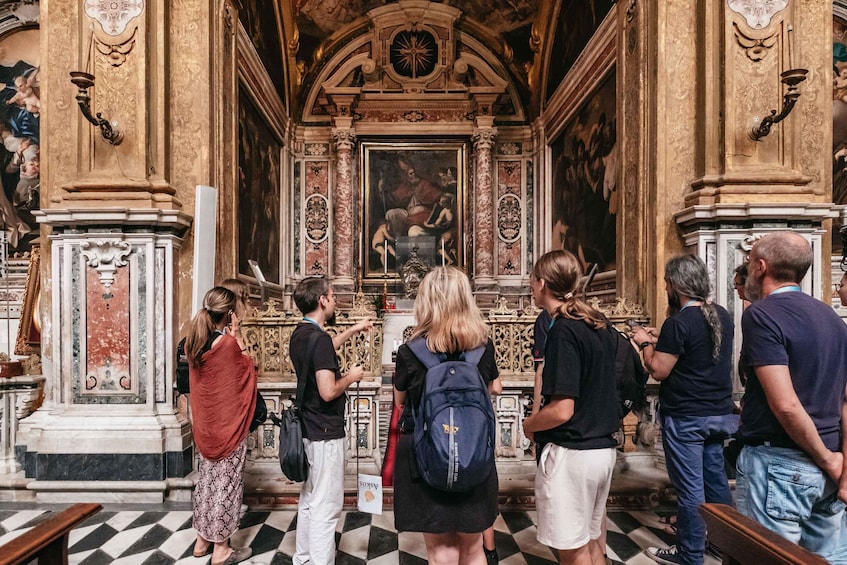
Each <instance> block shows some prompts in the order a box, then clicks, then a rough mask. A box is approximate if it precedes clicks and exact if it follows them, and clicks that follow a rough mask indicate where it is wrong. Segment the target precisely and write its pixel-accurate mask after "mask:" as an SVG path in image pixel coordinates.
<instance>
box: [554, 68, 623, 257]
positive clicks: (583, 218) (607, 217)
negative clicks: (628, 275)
mask: <svg viewBox="0 0 847 565" xmlns="http://www.w3.org/2000/svg"><path fill="white" fill-rule="evenodd" d="M615 98H616V96H615V71H614V68H613V69H612V70H611V71H610V72H609V74H608V75H606V77H605V78H604V79H603V81H602V82H601V83H600V84H599V85H598V87H597V89H596V90H595V91H594V92H593V94H592V95H591V96H589V97H588V99H587V100H586V102H585V103H584V104H583V105H582V106H581V107H580V108H579V110H578V111H577V112H576V113H575V114H574V115H573V117H572V118H571V119H570V120H569V121H568V123H567V125H565V128H564V130H563V131H562V133H561V134H560V135H559V137H558V138H557V139H556V141H555V142H553V143H552V144H551V147H550V148H551V153H552V162H553V185H552V186H553V218H552V220H553V238H552V244H553V247H554V248H556V249H567V250H568V251H571V252H573V253H574V254H575V255H576V256H577V257H579V259H580V261H581V262H582V264H583V267H588V266H590V265H591V264H592V263H597V265H598V267H599V270H600V271H601V272H602V271H608V270H612V269H614V268H615V241H616V240H615V217H616V215H617V212H618V209H619V206H620V196H619V193H618V190H617V179H618V171H619V164H618V147H617V133H616V113H615Z"/></svg>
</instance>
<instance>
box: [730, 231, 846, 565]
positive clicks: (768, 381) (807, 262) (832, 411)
mask: <svg viewBox="0 0 847 565" xmlns="http://www.w3.org/2000/svg"><path fill="white" fill-rule="evenodd" d="M812 257H813V255H812V248H811V246H810V245H809V242H808V241H806V239H804V238H803V237H802V236H801V235H799V234H796V233H791V232H777V233H772V234H769V235H766V236H765V237H763V238H761V239H760V240H759V241H757V242H756V243H755V245H753V249H752V250H751V251H750V258H749V261H748V264H747V265H748V267H747V271H748V274H747V282H746V283H745V292H746V295H747V297H748V298H749V299H751V300H753V301H754V303H753V304H752V305H751V306H750V307H749V308H747V310H745V311H744V314H743V315H742V317H741V330H742V332H743V335H744V343H743V345H742V347H741V363H742V364H743V366H744V372H745V374H747V376H748V381H747V386H746V390H745V392H744V401H743V408H742V410H741V429H740V431H739V434H738V435H739V437H740V439H741V442H742V444H743V445H744V447H743V448H742V450H741V454H740V455H739V456H738V463H737V471H738V474H737V477H738V481H737V483H736V495H737V499H738V510H739V511H740V512H741V513H742V514H744V515H746V516H748V517H750V518H752V519H754V520H756V521H757V522H759V523H761V524H762V525H764V526H765V527H767V528H769V529H770V530H773V531H774V532H776V533H778V534H780V535H781V536H783V537H785V538H787V539H789V540H791V541H793V542H795V543H798V544H800V545H801V546H803V547H805V548H806V549H808V550H809V551H812V552H814V553H817V554H819V555H821V556H822V557H824V558H825V559H826V560H827V561H829V562H831V563H847V551H845V550H847V528H845V521H844V507H845V506H844V502H843V501H844V500H847V474H845V473H843V471H842V469H843V466H844V457H843V453H844V449H845V447H847V445H845V444H847V433H845V431H847V426H846V425H845V424H847V422H845V418H844V415H845V414H847V400H845V387H847V326H845V324H844V323H843V322H842V320H841V319H840V318H839V317H838V315H837V314H836V313H835V312H834V311H833V309H832V307H831V306H830V305H829V304H824V303H823V302H821V301H820V300H816V299H815V298H813V297H811V296H809V295H808V294H805V293H804V292H802V291H801V288H800V281H801V280H803V277H805V276H806V272H807V271H808V270H809V267H810V266H811V264H812Z"/></svg>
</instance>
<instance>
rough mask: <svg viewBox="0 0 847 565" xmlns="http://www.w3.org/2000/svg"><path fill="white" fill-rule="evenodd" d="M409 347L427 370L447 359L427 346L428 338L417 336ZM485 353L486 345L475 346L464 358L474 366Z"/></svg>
mask: <svg viewBox="0 0 847 565" xmlns="http://www.w3.org/2000/svg"><path fill="white" fill-rule="evenodd" d="M407 345H408V346H409V349H410V350H411V351H412V353H414V354H415V357H417V358H418V361H420V362H421V363H423V364H424V367H426V368H427V370H429V369H432V368H433V367H435V366H436V365H438V364H440V363H443V362H444V360H445V356H444V355H443V354H442V355H439V354H437V353H433V352H432V351H430V350H429V348H428V347H427V346H426V339H424V338H422V337H416V338H415V339H413V340H412V341H410V342H409V343H408V344H407ZM484 353H485V346H484V345H480V346H479V347H475V348H474V349H471V350H470V351H466V352H465V353H463V354H462V360H463V361H465V362H466V363H470V364H471V365H473V366H477V365H479V362H480V361H481V360H482V356H483V354H484Z"/></svg>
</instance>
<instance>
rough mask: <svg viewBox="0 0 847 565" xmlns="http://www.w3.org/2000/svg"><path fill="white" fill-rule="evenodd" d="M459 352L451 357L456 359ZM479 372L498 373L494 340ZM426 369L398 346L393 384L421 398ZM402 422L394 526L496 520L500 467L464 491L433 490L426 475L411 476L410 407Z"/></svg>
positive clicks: (466, 526)
mask: <svg viewBox="0 0 847 565" xmlns="http://www.w3.org/2000/svg"><path fill="white" fill-rule="evenodd" d="M458 357H459V354H450V355H448V358H450V359H458ZM479 372H480V374H482V377H483V378H484V379H485V380H486V381H488V382H490V381H493V380H494V379H496V378H497V377H498V376H499V373H498V371H497V364H496V362H495V360H494V344H493V343H492V342H491V340H489V341H488V343H487V344H486V346H485V353H484V354H483V356H482V359H481V360H480V362H479ZM425 376H426V368H425V367H424V365H423V363H421V362H420V361H418V358H417V357H415V355H414V354H413V353H412V351H411V350H410V349H409V348H408V347H407V346H406V345H402V346H400V349H398V350H397V370H396V373H395V375H394V386H395V388H396V389H397V390H399V391H401V392H403V391H405V392H406V394H407V396H406V403H407V405H408V403H410V402H414V403H415V405H417V404H419V403H420V398H421V390H422V388H423V381H424V377H425ZM400 425H401V426H402V427H403V428H404V430H405V432H404V433H403V434H402V435H401V436H400V441H399V443H398V444H397V459H396V462H395V464H394V465H395V467H394V525H395V527H396V528H397V531H398V532H426V533H431V534H444V533H451V532H461V533H479V532H482V531H483V530H485V529H487V528H488V527H490V526H491V525H492V524H494V520H495V519H496V518H497V488H498V487H497V469H496V467H495V466H494V464H493V463H492V465H491V473H490V474H489V475H488V478H487V479H486V480H485V481H484V482H483V483H482V484H480V485H477V486H476V487H475V488H474V489H472V490H470V491H468V492H465V493H455V492H443V491H440V490H436V489H433V488H432V487H430V486H429V485H427V484H426V483H425V482H424V481H423V479H421V478H420V477H417V476H415V477H414V478H413V477H412V464H413V458H414V456H415V454H414V446H413V444H414V437H413V434H412V431H413V424H412V418H411V415H410V413H409V411H404V413H403V415H402V416H401V418H400Z"/></svg>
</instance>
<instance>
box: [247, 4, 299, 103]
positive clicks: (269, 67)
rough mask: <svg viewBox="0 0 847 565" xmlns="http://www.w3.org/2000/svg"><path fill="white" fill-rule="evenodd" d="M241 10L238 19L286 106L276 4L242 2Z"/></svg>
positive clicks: (283, 68)
mask: <svg viewBox="0 0 847 565" xmlns="http://www.w3.org/2000/svg"><path fill="white" fill-rule="evenodd" d="M241 4H242V6H243V9H242V10H240V11H239V12H238V19H239V20H241V25H243V26H244V31H246V32H247V37H249V38H250V41H251V42H252V43H253V47H255V48H256V52H257V53H258V54H259V58H260V59H261V60H262V64H263V65H264V66H265V70H266V71H267V72H268V76H270V77H271V82H273V84H274V88H276V91H277V94H279V97H280V99H281V100H282V103H283V105H284V106H286V108H287V105H288V98H287V97H286V93H285V67H284V66H283V61H282V40H281V39H280V28H279V26H278V25H277V22H278V21H279V20H278V19H277V15H276V10H275V8H274V5H275V4H276V2H268V1H267V0H243V1H242V3H241Z"/></svg>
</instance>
